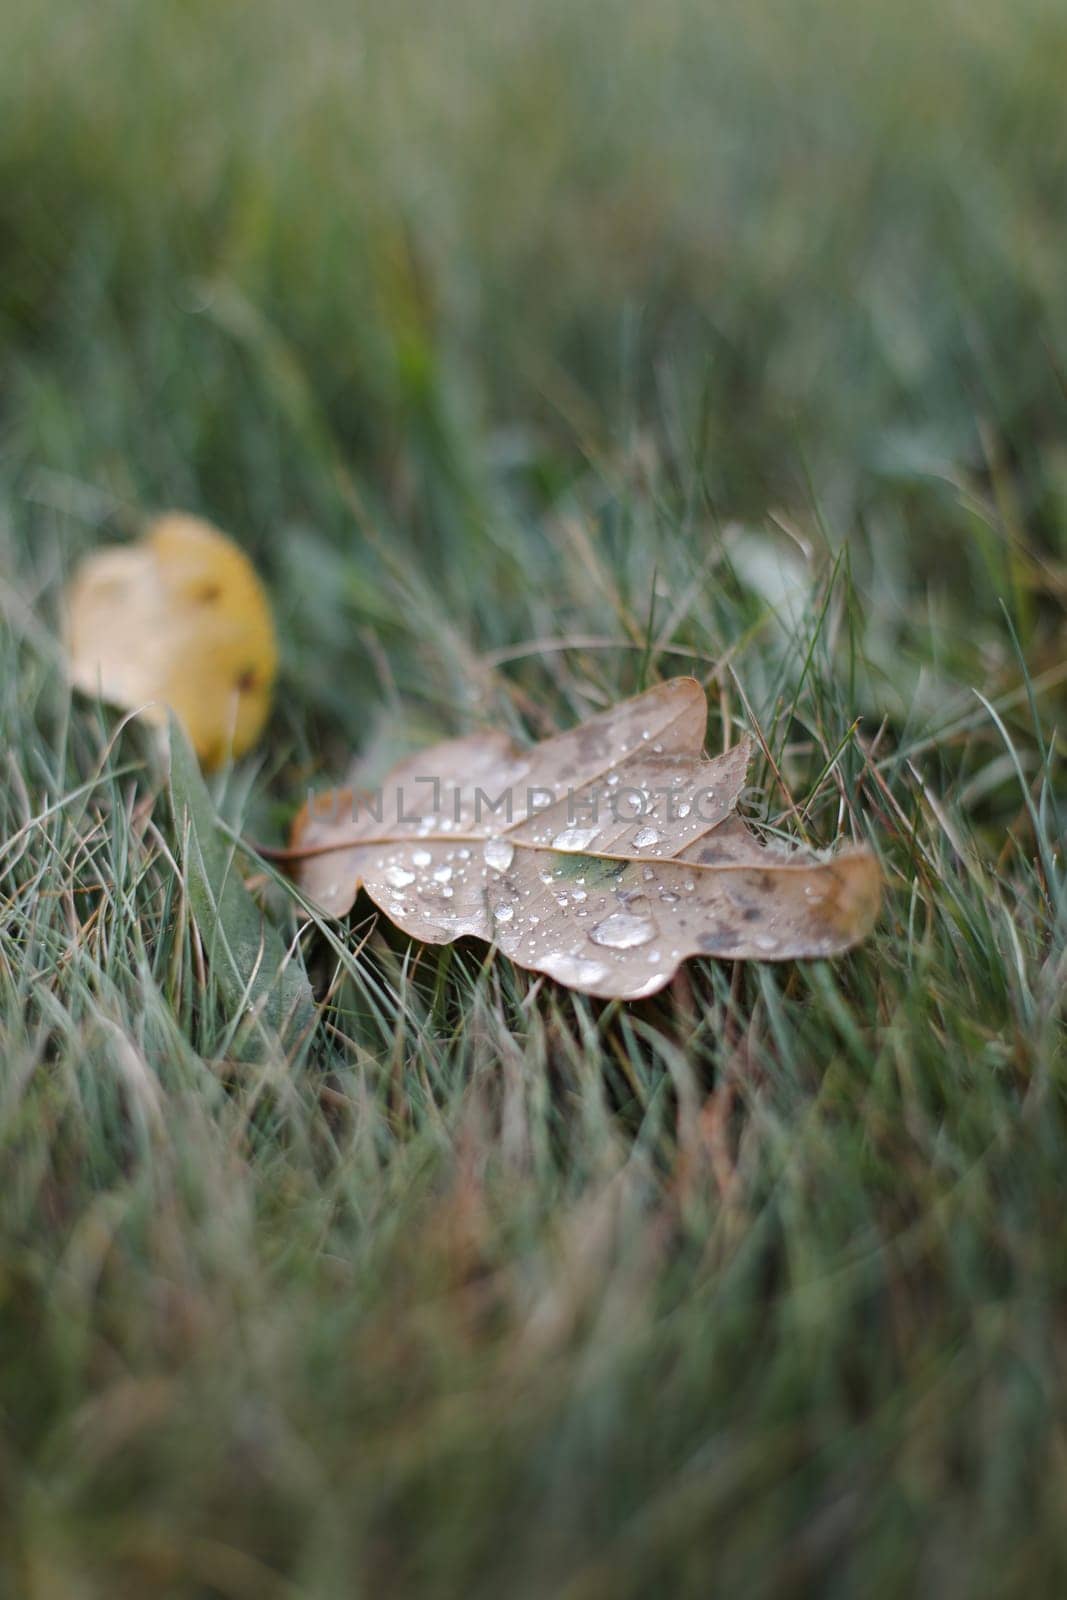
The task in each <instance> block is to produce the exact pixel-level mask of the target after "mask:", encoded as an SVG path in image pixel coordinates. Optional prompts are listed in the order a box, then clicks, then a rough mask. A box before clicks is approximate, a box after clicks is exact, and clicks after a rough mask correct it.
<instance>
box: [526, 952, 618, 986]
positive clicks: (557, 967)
mask: <svg viewBox="0 0 1067 1600" xmlns="http://www.w3.org/2000/svg"><path fill="white" fill-rule="evenodd" d="M540 965H541V970H542V971H543V972H547V973H548V976H549V977H550V978H555V979H556V980H557V981H558V982H559V983H567V984H571V985H572V986H573V987H575V988H584V987H586V985H588V984H594V983H603V982H604V979H605V978H606V977H607V976H608V969H607V967H602V966H601V964H600V962H599V961H589V960H587V959H586V957H585V956H576V955H553V956H545V957H544V959H543V960H542V962H541V963H540Z"/></svg>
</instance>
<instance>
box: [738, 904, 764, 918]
mask: <svg viewBox="0 0 1067 1600" xmlns="http://www.w3.org/2000/svg"><path fill="white" fill-rule="evenodd" d="M741 915H742V916H743V917H744V919H745V921H746V922H758V921H759V919H760V915H761V912H760V908H759V906H746V907H745V909H744V910H743V911H742V913H741Z"/></svg>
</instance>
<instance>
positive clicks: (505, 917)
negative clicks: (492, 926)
mask: <svg viewBox="0 0 1067 1600" xmlns="http://www.w3.org/2000/svg"><path fill="white" fill-rule="evenodd" d="M493 915H494V917H495V918H496V920H497V921H498V922H510V921H511V919H512V917H513V916H514V915H515V907H514V906H494V907H493Z"/></svg>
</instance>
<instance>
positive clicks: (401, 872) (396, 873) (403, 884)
mask: <svg viewBox="0 0 1067 1600" xmlns="http://www.w3.org/2000/svg"><path fill="white" fill-rule="evenodd" d="M385 881H386V883H388V884H389V885H390V886H391V887H392V888H394V889H406V888H407V886H408V884H409V883H414V882H415V874H414V873H413V872H409V871H408V870H407V868H406V867H390V868H389V870H388V872H387V873H386V874H385Z"/></svg>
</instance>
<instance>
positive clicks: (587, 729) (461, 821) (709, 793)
mask: <svg viewBox="0 0 1067 1600" xmlns="http://www.w3.org/2000/svg"><path fill="white" fill-rule="evenodd" d="M706 721H707V705H706V702H705V698H704V692H703V690H702V689H701V687H700V685H699V684H698V683H697V682H696V681H695V679H693V678H674V679H671V680H670V681H669V682H667V683H663V684H660V685H659V686H658V687H656V688H654V689H650V690H648V691H647V693H645V694H641V695H637V696H636V697H635V698H634V699H632V700H626V701H623V702H622V703H621V704H620V705H617V706H614V707H612V709H611V710H610V711H607V712H604V713H603V714H602V715H600V716H596V717H593V718H592V719H591V720H590V721H588V722H584V723H582V724H581V726H580V727H577V728H574V729H573V730H572V731H571V732H569V733H563V734H560V735H559V736H558V737H556V738H552V739H546V740H545V741H544V742H543V743H541V744H538V745H535V746H534V747H533V748H532V749H529V750H521V749H519V748H518V747H517V746H516V745H514V744H513V743H512V741H511V740H510V739H509V738H508V737H507V736H506V735H504V734H502V733H479V734H472V735H471V736H470V737H469V738H465V739H455V740H450V741H449V742H447V743H445V744H439V745H435V746H434V747H433V748H431V749H429V750H426V751H423V752H422V753H421V754H419V755H417V756H414V757H411V758H409V759H408V760H406V761H402V762H401V763H400V764H399V765H398V766H396V767H394V769H393V771H392V772H391V774H390V776H389V778H388V780H387V782H386V784H385V786H384V787H383V788H382V789H381V790H379V791H376V792H375V794H374V795H372V796H366V795H364V796H359V795H356V794H354V793H353V791H352V790H349V789H343V790H334V791H331V792H330V793H328V794H325V795H322V796H319V797H317V798H316V799H315V800H314V802H313V803H311V804H309V805H308V806H305V807H304V809H303V810H302V811H301V813H300V815H299V816H298V817H297V819H296V822H295V824H294V826H293V833H292V842H291V849H290V850H289V851H287V852H282V854H283V855H284V856H286V857H288V859H289V860H290V861H291V862H292V865H293V871H294V876H295V879H296V882H297V884H298V885H299V887H300V888H301V889H302V890H303V892H304V893H305V894H306V895H307V897H308V898H309V900H311V901H313V902H314V903H315V904H316V905H317V906H319V907H321V909H322V910H323V911H324V912H327V913H328V914H330V915H332V916H335V917H343V916H345V915H346V914H347V912H348V911H349V910H351V907H352V905H353V903H354V901H355V898H356V894H357V892H358V890H359V889H360V888H361V887H362V888H364V889H365V890H366V892H367V894H368V895H369V896H370V898H371V899H372V900H373V901H374V903H375V904H376V905H377V906H379V907H380V909H381V910H382V911H384V912H385V914H386V916H388V917H389V918H390V920H391V921H392V922H394V923H396V925H397V927H399V928H401V929H403V931H404V932H405V933H408V934H410V935H411V936H412V937H413V938H416V939H422V940H424V941H426V942H427V943H428V944H447V943H449V942H450V941H451V940H453V939H458V938H461V937H463V936H467V935H472V936H474V937H475V938H479V939H485V940H488V941H490V942H493V943H495V944H496V946H497V947H498V949H500V950H501V951H503V952H504V954H505V955H507V956H509V957H510V958H511V960H513V961H515V962H516V963H517V964H518V965H519V966H522V967H528V968H530V969H532V970H533V971H535V972H544V973H547V974H548V975H549V977H552V978H555V979H557V980H558V981H559V982H560V983H564V984H567V985H569V987H571V988H572V989H578V990H581V991H582V992H583V993H585V994H591V995H598V996H601V997H604V998H608V997H617V998H620V999H626V1000H636V999H639V998H640V997H642V996H644V995H650V994H654V993H655V992H656V991H657V990H658V989H662V988H663V986H664V985H665V984H666V983H668V982H669V981H670V979H671V977H672V976H673V975H674V973H675V972H676V971H677V968H678V965H679V963H680V962H682V961H684V960H685V959H686V958H687V957H689V956H695V955H713V956H720V957H728V958H730V959H734V960H738V959H740V960H756V961H769V960H770V961H774V960H778V961H781V960H786V959H790V958H794V957H798V956H828V955H834V954H837V953H838V952H840V951H842V950H846V949H847V948H848V947H849V946H850V945H853V944H855V943H856V942H857V941H858V940H860V939H862V938H863V937H864V936H865V934H867V933H868V932H869V931H870V928H871V926H872V925H873V923H874V920H875V918H876V916H877V913H878V906H879V900H880V895H881V876H880V873H879V869H878V865H877V862H876V861H875V859H874V856H873V855H872V854H871V852H870V851H869V850H866V849H859V848H855V847H850V848H846V849H844V850H842V851H840V852H839V853H838V854H837V855H836V856H834V857H833V858H832V859H830V860H826V859H821V858H819V857H817V856H814V855H810V854H808V853H806V852H796V853H793V854H789V853H783V852H781V851H778V850H774V849H769V848H767V847H766V846H764V845H762V844H760V843H759V841H758V840H757V839H756V838H755V836H754V835H753V834H752V833H751V832H750V831H749V829H748V828H747V827H746V826H745V824H744V822H743V821H742V820H741V818H740V816H739V814H738V812H737V810H736V806H737V801H738V797H739V795H740V794H741V791H742V789H743V787H744V784H745V773H746V770H747V767H748V764H749V760H750V756H751V743H750V741H749V740H747V739H745V740H743V741H742V742H741V743H740V744H738V745H737V746H735V748H734V749H732V750H730V751H728V752H727V753H726V754H725V755H722V756H718V757H716V758H715V759H713V760H708V759H707V758H706V757H705V756H703V754H702V747H703V742H704V731H705V725H706ZM638 807H640V814H639V815H638V814H637V811H638Z"/></svg>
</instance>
